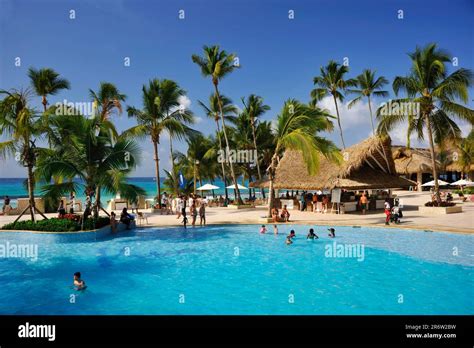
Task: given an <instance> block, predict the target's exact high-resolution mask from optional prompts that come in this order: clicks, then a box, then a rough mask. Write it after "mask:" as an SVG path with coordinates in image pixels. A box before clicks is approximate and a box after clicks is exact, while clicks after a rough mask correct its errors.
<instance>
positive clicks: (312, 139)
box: [268, 99, 341, 217]
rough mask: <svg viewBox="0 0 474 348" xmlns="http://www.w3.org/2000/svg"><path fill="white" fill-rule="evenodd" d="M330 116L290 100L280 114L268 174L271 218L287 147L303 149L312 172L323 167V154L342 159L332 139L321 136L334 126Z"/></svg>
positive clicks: (338, 159)
mask: <svg viewBox="0 0 474 348" xmlns="http://www.w3.org/2000/svg"><path fill="white" fill-rule="evenodd" d="M331 117H332V116H330V115H329V114H328V113H326V112H325V111H323V110H321V109H318V108H313V107H310V106H308V105H305V104H302V103H300V102H299V101H297V100H294V99H289V100H287V101H286V102H285V104H284V105H283V109H282V110H281V111H280V114H279V115H278V117H277V125H276V130H275V142H276V143H275V152H274V153H273V156H272V159H271V163H270V167H269V169H268V174H269V178H270V199H269V204H268V217H271V210H272V208H273V203H274V202H273V201H274V199H275V193H274V191H273V181H274V179H275V171H276V167H277V163H278V161H279V157H280V156H281V154H282V153H283V152H284V151H285V150H299V151H301V152H302V154H303V158H304V161H305V163H306V165H307V168H308V172H309V173H310V174H311V175H314V174H316V172H317V171H318V167H319V160H320V154H322V155H324V156H325V157H327V158H329V159H331V160H333V161H336V162H339V161H340V157H341V155H340V152H339V150H338V149H337V147H336V146H335V145H334V144H333V143H332V142H331V141H329V140H326V139H325V138H322V137H320V136H319V135H318V133H319V132H322V131H330V130H332V128H333V125H332V122H331V120H330V118H331Z"/></svg>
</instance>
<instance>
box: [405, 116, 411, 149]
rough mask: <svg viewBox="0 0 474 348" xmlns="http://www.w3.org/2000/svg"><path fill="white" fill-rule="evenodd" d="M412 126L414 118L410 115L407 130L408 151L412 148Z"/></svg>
mask: <svg viewBox="0 0 474 348" xmlns="http://www.w3.org/2000/svg"><path fill="white" fill-rule="evenodd" d="M411 124H412V116H411V115H408V128H407V146H406V147H407V149H409V148H410V147H411V140H410V136H411Z"/></svg>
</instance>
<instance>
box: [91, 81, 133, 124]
mask: <svg viewBox="0 0 474 348" xmlns="http://www.w3.org/2000/svg"><path fill="white" fill-rule="evenodd" d="M89 96H90V98H91V99H92V102H93V103H94V105H96V108H97V113H98V115H99V120H100V121H101V122H107V121H110V118H111V117H112V115H113V114H117V115H120V114H121V113H122V102H124V101H125V99H127V96H126V95H125V94H123V93H120V91H119V90H118V88H117V87H116V86H115V85H114V84H113V83H110V82H101V83H100V86H99V90H98V91H97V92H94V91H93V90H92V89H89Z"/></svg>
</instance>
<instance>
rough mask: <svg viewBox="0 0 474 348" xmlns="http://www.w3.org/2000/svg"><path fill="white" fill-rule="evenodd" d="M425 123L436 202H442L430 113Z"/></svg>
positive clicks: (426, 114)
mask: <svg viewBox="0 0 474 348" xmlns="http://www.w3.org/2000/svg"><path fill="white" fill-rule="evenodd" d="M425 122H426V127H427V128H428V138H429V142H430V154H431V166H432V167H433V170H432V172H433V180H434V184H435V186H434V190H435V195H436V200H437V201H438V202H440V201H441V197H440V195H439V184H438V169H437V168H436V155H435V147H434V141H433V130H432V129H431V124H430V118H429V116H428V113H425Z"/></svg>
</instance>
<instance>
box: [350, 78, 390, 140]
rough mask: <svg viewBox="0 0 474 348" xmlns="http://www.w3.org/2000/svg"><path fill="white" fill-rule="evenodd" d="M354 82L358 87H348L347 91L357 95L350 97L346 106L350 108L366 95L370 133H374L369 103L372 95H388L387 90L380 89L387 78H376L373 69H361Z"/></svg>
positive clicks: (386, 81) (386, 82)
mask: <svg viewBox="0 0 474 348" xmlns="http://www.w3.org/2000/svg"><path fill="white" fill-rule="evenodd" d="M354 81H355V84H356V86H357V88H358V89H349V90H348V92H349V93H354V94H357V97H356V98H354V99H352V100H351V102H350V103H349V104H348V108H349V109H350V108H352V107H353V106H354V105H355V104H357V103H358V102H360V101H361V100H362V98H364V97H366V98H367V102H368V104H369V112H370V123H371V125H372V134H373V135H375V127H374V117H373V115H372V104H371V96H372V95H374V96H376V97H384V98H386V97H388V92H387V91H384V90H382V88H383V87H384V86H385V85H386V84H388V80H387V79H386V78H385V77H384V76H379V77H378V78H377V79H376V78H375V71H373V70H370V69H365V70H364V71H362V74H360V75H359V76H357V77H356V78H355V79H354Z"/></svg>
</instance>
